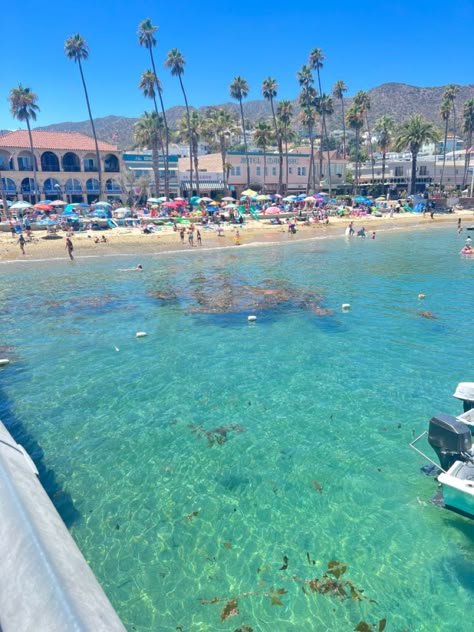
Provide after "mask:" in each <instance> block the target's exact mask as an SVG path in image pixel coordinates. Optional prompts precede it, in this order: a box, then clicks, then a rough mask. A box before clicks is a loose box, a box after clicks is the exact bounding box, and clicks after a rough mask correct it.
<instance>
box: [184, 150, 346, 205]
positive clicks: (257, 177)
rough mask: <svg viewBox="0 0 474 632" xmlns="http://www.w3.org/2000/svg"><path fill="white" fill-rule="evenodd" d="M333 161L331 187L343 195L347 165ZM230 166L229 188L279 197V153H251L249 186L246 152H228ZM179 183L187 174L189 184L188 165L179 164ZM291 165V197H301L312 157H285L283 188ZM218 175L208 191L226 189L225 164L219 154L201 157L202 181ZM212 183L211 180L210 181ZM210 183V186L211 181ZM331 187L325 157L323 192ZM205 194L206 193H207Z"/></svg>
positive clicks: (333, 157)
mask: <svg viewBox="0 0 474 632" xmlns="http://www.w3.org/2000/svg"><path fill="white" fill-rule="evenodd" d="M330 158H331V184H332V190H333V191H340V192H341V193H342V192H344V190H345V188H346V173H347V164H348V163H347V161H346V160H344V159H343V158H341V157H340V156H338V155H337V153H336V152H330ZM315 161H316V169H317V170H319V156H318V155H315ZM226 162H227V164H228V166H229V173H228V188H229V190H230V191H235V192H236V194H237V195H239V194H240V193H241V192H242V191H243V190H244V189H246V188H247V185H248V184H250V186H251V187H252V188H254V189H256V190H257V189H258V190H259V191H260V192H265V193H269V194H272V193H276V192H277V190H278V174H279V156H278V154H277V153H267V154H265V156H264V154H263V153H262V152H249V163H250V183H248V182H247V157H246V155H245V153H244V152H237V151H229V152H228V154H227V157H226ZM179 164H180V179H181V181H186V178H185V176H184V174H185V173H186V172H187V174H188V178H187V180H188V181H189V163H188V162H186V161H184V160H183V159H181V160H180V163H179ZM287 165H288V191H287V193H288V194H293V193H301V192H304V191H306V186H307V183H308V172H309V166H310V154H309V153H293V152H288V154H284V155H283V186H284V187H285V185H286V168H287ZM206 173H213V174H216V175H217V174H219V175H218V178H217V180H220V181H221V185H220V187H218V184H219V183H218V182H217V181H215V182H212V184H211V186H210V188H208V189H207V190H208V191H212V190H217V189H218V188H221V189H222V190H223V188H224V184H223V182H224V177H223V172H222V161H221V156H220V154H208V155H207V156H200V157H199V178H200V182H201V177H202V175H203V174H206ZM208 179H209V178H208ZM209 180H210V183H211V179H209ZM328 186H329V177H328V163H327V156H326V153H324V154H323V171H322V174H321V181H320V188H321V189H323V190H327V189H328ZM204 190H205V189H204Z"/></svg>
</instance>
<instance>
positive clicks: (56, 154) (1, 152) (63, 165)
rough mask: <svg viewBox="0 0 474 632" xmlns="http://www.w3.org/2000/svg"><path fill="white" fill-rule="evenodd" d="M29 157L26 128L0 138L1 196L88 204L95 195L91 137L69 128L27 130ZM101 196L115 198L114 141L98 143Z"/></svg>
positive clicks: (117, 173)
mask: <svg viewBox="0 0 474 632" xmlns="http://www.w3.org/2000/svg"><path fill="white" fill-rule="evenodd" d="M31 134H32V138H33V150H34V151H33V153H34V161H35V164H36V184H37V188H36V190H35V180H34V170H33V164H34V163H33V158H32V156H31V151H30V140H29V137H28V132H27V131H26V130H18V131H16V132H11V133H9V134H5V135H4V136H0V171H1V173H2V183H3V188H4V191H5V193H6V196H7V198H8V199H10V200H26V201H27V202H31V203H32V204H35V203H37V202H39V201H40V200H42V199H48V200H57V199H63V200H65V201H67V202H69V203H74V202H88V203H90V202H93V201H95V200H97V199H98V198H99V193H100V191H99V180H98V177H97V174H98V165H97V156H96V151H95V143H94V139H93V138H90V137H89V136H85V135H84V134H76V133H72V132H44V131H36V130H33V131H32V132H31ZM98 146H99V157H100V166H101V171H102V183H103V198H105V199H109V200H110V201H113V200H117V199H120V197H121V195H122V184H121V179H120V173H121V170H122V167H121V158H120V153H119V152H118V150H117V146H116V145H112V144H110V143H105V142H102V141H98Z"/></svg>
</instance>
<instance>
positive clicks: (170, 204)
mask: <svg viewBox="0 0 474 632" xmlns="http://www.w3.org/2000/svg"><path fill="white" fill-rule="evenodd" d="M161 206H164V207H165V208H178V207H179V206H180V204H177V203H176V202H163V204H162V205H161Z"/></svg>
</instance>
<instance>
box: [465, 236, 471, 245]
mask: <svg viewBox="0 0 474 632" xmlns="http://www.w3.org/2000/svg"><path fill="white" fill-rule="evenodd" d="M470 244H471V238H470V237H469V235H468V236H467V237H466V245H467V246H469V245H470Z"/></svg>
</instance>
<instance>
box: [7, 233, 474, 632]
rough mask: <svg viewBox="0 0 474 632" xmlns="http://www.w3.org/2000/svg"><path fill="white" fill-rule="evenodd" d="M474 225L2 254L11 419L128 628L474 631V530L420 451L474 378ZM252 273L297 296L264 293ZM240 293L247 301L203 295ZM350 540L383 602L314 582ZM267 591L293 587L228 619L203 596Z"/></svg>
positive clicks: (245, 603) (356, 577) (363, 582)
mask: <svg viewBox="0 0 474 632" xmlns="http://www.w3.org/2000/svg"><path fill="white" fill-rule="evenodd" d="M461 245H462V240H460V239H459V238H458V236H457V234H456V230H455V226H454V222H453V227H452V228H450V229H443V230H431V231H429V230H420V231H419V232H417V233H412V234H410V233H407V232H398V233H382V232H379V233H378V235H377V239H376V240H375V241H372V240H366V241H362V240H353V241H352V242H350V243H346V242H345V241H344V239H341V238H338V239H334V240H327V241H324V242H323V241H312V242H304V243H294V244H287V245H280V246H279V245H271V246H265V247H261V248H257V247H252V248H250V247H249V248H245V247H241V248H237V247H235V248H233V249H229V250H220V251H212V252H197V251H194V252H188V251H186V252H183V253H179V254H176V255H161V256H156V257H153V258H152V257H147V258H144V257H142V259H141V262H142V263H143V264H144V267H145V272H144V273H143V274H140V273H125V272H119V271H118V269H119V268H126V267H128V266H131V265H136V263H138V260H137V259H136V258H130V259H127V258H121V259H120V260H116V259H83V260H81V259H79V260H77V261H76V262H75V263H74V264H70V263H69V262H66V261H59V262H58V261H55V262H43V263H35V264H8V265H2V266H1V273H2V277H3V279H2V284H1V286H0V298H1V302H0V325H1V334H2V335H1V339H0V345H3V347H2V348H1V353H0V356H7V357H10V358H12V359H13V360H14V363H12V364H11V365H10V366H9V367H7V368H6V369H3V370H1V372H0V391H1V393H0V395H1V403H0V418H1V419H3V420H4V422H6V424H7V425H8V427H9V428H10V429H11V431H12V432H13V433H14V435H15V437H16V438H17V440H18V441H20V442H23V443H24V444H25V446H26V447H27V448H28V449H29V450H30V451H31V452H32V453H33V456H34V457H35V459H36V461H37V463H38V464H39V465H40V468H41V474H42V480H43V482H44V484H45V486H46V488H47V490H48V492H49V493H50V495H51V496H52V497H53V499H54V502H55V504H56V506H57V507H58V509H59V510H60V512H61V514H62V515H63V517H64V519H65V521H66V522H67V524H68V527H69V528H70V530H71V532H72V534H73V536H74V538H75V539H76V541H77V542H78V544H79V546H80V548H81V550H82V551H83V553H84V555H85V557H86V559H87V560H88V561H89V563H90V565H91V567H92V569H93V570H94V572H95V574H96V576H97V577H98V579H99V581H100V582H101V584H102V586H103V587H104V589H105V591H106V593H107V594H108V596H109V598H110V599H111V601H112V603H113V605H114V606H115V608H116V609H117V611H118V613H119V615H120V617H121V618H122V620H123V621H124V623H125V625H126V626H127V628H128V629H129V630H132V629H136V630H139V631H142V630H159V631H160V632H161V631H163V632H165V631H174V630H176V629H182V630H184V631H186V632H188V631H190V630H193V631H200V632H201V631H211V630H217V629H220V630H223V631H227V630H229V631H233V630H235V629H236V628H239V627H240V626H241V625H242V624H246V625H248V626H251V627H252V628H253V630H254V631H257V630H258V631H276V632H280V631H282V632H286V631H292V630H295V631H306V630H317V631H319V630H338V631H339V630H340V631H344V630H352V629H353V628H354V627H355V625H356V624H357V623H358V622H359V621H360V620H366V621H368V622H369V623H375V622H376V621H378V620H379V619H380V618H382V617H386V618H387V621H388V625H387V630H389V631H392V630H393V631H401V630H403V629H408V630H443V632H445V631H451V630H453V631H454V630H468V629H471V627H472V599H473V596H474V595H473V593H474V573H473V564H474V526H473V524H472V523H471V522H470V521H468V520H466V519H464V518H461V517H458V516H456V515H455V514H451V513H449V512H447V511H445V510H442V509H439V508H437V507H435V506H433V505H431V504H430V503H429V502H428V501H429V499H430V498H431V496H432V494H433V493H434V491H435V490H434V482H433V480H432V479H430V478H428V477H425V476H423V475H421V474H420V473H419V467H420V466H421V465H422V460H421V459H419V458H418V457H417V455H415V453H413V452H412V451H411V450H410V449H409V447H408V443H409V442H410V441H411V439H412V437H413V434H414V433H416V434H418V433H421V432H422V431H423V430H424V429H425V428H426V427H427V423H428V420H429V418H430V416H431V415H432V414H433V413H435V412H437V411H445V412H450V413H457V412H459V411H460V409H461V408H460V405H459V403H458V402H457V401H456V400H454V399H452V397H451V395H452V392H453V390H454V387H455V386H456V384H457V382H459V381H466V380H472V379H474V378H473V374H472V350H473V345H472V331H473V317H472V307H473V300H472V299H473V297H474V282H473V275H474V261H466V260H464V259H462V258H461V257H460V256H459V255H458V254H457V253H458V252H459V250H460V248H461ZM255 287H267V288H268V287H270V288H280V289H281V288H285V289H286V290H288V289H289V294H288V296H287V300H285V301H284V302H282V303H280V304H278V305H276V306H274V305H273V306H272V305H270V307H271V308H270V309H267V310H265V309H257V308H256V307H248V305H247V303H246V301H247V300H257V301H258V300H261V294H260V295H259V296H258V297H255V296H254V295H253V296H251V299H248V297H249V295H252V291H251V290H250V289H249V288H255ZM420 292H423V293H425V294H426V299H425V300H424V301H423V302H420V301H419V300H418V298H417V296H418V294H419V293H420ZM157 293H158V294H161V295H163V294H166V295H167V296H170V295H172V294H173V295H175V296H176V298H175V299H174V300H160V299H159V298H157ZM229 296H234V297H237V298H234V301H236V304H237V306H239V305H240V307H241V308H242V309H241V311H239V310H237V311H232V308H230V309H231V313H225V314H220V313H206V311H207V312H209V308H208V307H207V305H208V304H209V301H211V299H212V300H214V301H217V300H219V301H221V302H227V304H228V303H229ZM239 296H244V297H245V300H243V302H242V304H239ZM315 297H322V301H321V304H322V306H323V307H324V308H328V309H332V310H334V313H333V315H321V314H318V313H315V312H317V310H315V309H314V305H315V304H316V302H317V301H316V298H315ZM344 302H349V303H351V305H352V310H351V311H350V312H349V313H344V314H343V313H341V309H340V306H341V304H342V303H344ZM318 304H319V303H318ZM196 308H199V309H200V310H201V311H199V312H196ZM425 310H426V311H431V312H432V313H433V314H434V315H435V316H436V319H435V320H428V319H426V318H423V317H420V315H419V313H420V312H421V311H425ZM250 313H256V314H257V315H258V321H257V322H256V323H255V324H254V325H251V324H248V322H247V315H248V314H250ZM140 330H143V331H146V332H148V337H146V338H143V339H136V338H135V332H137V331H140ZM115 348H117V349H119V350H118V351H116V350H115ZM199 426H200V427H202V428H201V438H198V435H199V429H198V430H197V429H196V427H199ZM222 426H226V427H230V426H238V427H237V429H230V430H227V431H224V430H222V429H221V430H219V431H217V432H215V433H214V434H211V435H209V438H210V439H211V440H210V441H208V438H207V437H206V435H205V432H206V431H208V432H209V431H212V430H215V429H219V428H221V427H222ZM239 430H241V431H239ZM213 439H214V441H212V440H213ZM217 439H219V441H217ZM223 439H225V441H223ZM210 444H212V445H210ZM313 481H318V483H319V484H320V485H321V486H322V493H319V491H318V490H317V489H315V486H314V484H313ZM307 553H309V555H310V558H311V559H312V560H314V561H315V563H314V564H310V563H309V562H308V558H307ZM285 555H286V556H287V558H288V568H287V569H286V570H281V567H282V566H283V565H284V564H283V557H284V556H285ZM333 559H336V560H339V561H341V562H344V563H345V564H347V566H348V570H347V573H346V576H347V578H348V579H350V580H351V581H352V582H353V583H354V584H355V585H356V586H357V587H358V588H361V589H363V590H365V594H366V595H367V596H368V597H370V598H371V599H373V600H376V603H370V602H368V601H363V602H352V601H345V602H340V601H338V600H336V599H333V598H331V597H329V596H324V595H319V594H312V595H306V594H304V592H303V591H302V590H301V580H300V579H297V578H302V580H310V579H314V578H315V577H321V575H322V574H323V572H324V570H325V569H326V565H327V563H328V562H329V561H330V560H333ZM295 578H296V579H295ZM271 588H274V589H282V588H283V589H285V590H286V591H287V592H286V593H285V594H284V595H283V596H281V601H282V602H283V606H279V605H271V600H270V598H268V597H265V596H264V595H262V594H257V595H250V596H247V597H244V598H241V599H240V600H239V605H238V607H239V610H240V614H239V615H238V616H235V617H232V618H230V619H228V620H227V621H225V622H224V623H221V619H220V613H221V610H222V608H223V606H224V605H225V602H223V603H215V604H204V605H203V604H201V603H200V601H199V600H200V599H209V600H212V599H213V598H229V599H230V598H233V597H235V596H237V595H239V594H242V593H249V592H252V593H254V592H257V593H258V592H262V591H263V592H268V591H269V590H270V589H271ZM179 626H181V627H179Z"/></svg>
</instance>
